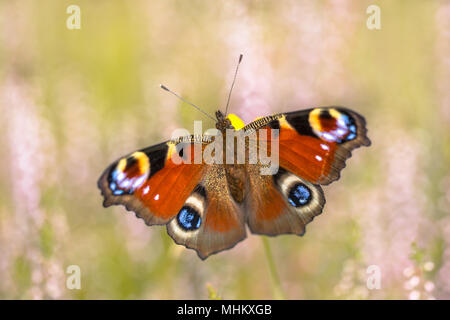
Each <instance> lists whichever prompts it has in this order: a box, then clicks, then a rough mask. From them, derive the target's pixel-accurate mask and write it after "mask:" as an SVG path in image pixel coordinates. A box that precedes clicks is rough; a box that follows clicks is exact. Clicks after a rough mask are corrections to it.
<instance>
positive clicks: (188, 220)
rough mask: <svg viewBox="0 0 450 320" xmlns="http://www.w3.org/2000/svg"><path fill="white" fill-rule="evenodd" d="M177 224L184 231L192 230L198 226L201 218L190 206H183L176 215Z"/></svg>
mask: <svg viewBox="0 0 450 320" xmlns="http://www.w3.org/2000/svg"><path fill="white" fill-rule="evenodd" d="M177 222H178V225H179V226H180V227H181V228H182V229H183V230H186V231H193V230H197V229H198V228H200V225H201V223H202V218H201V217H200V214H199V213H198V212H197V211H196V210H195V209H194V208H192V207H189V206H184V207H182V208H181V210H180V212H179V213H178V215H177Z"/></svg>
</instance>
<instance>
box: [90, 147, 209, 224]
mask: <svg viewBox="0 0 450 320" xmlns="http://www.w3.org/2000/svg"><path fill="white" fill-rule="evenodd" d="M194 145H195V144H194V143H189V144H188V145H180V144H176V143H175V142H173V141H169V142H165V143H161V144H158V145H155V146H152V147H149V148H146V149H142V150H139V151H136V152H134V153H132V154H130V155H128V156H125V157H122V158H120V159H119V160H117V161H115V162H114V163H113V164H111V165H110V166H109V167H108V168H107V169H106V170H105V171H104V173H103V174H102V176H101V177H100V179H99V180H98V186H99V188H100V190H101V191H102V194H103V196H104V199H105V200H104V202H103V205H104V206H105V207H108V206H111V205H120V204H121V205H124V206H125V207H126V208H127V210H130V211H134V212H135V213H136V216H138V217H140V218H142V219H144V220H145V222H146V223H147V224H148V225H153V224H166V223H168V222H169V221H170V220H171V219H172V218H173V217H174V216H175V215H176V214H177V213H178V212H179V211H180V209H181V207H182V206H183V204H184V202H185V201H186V199H187V198H188V197H189V195H190V194H191V192H192V191H193V190H194V188H195V186H196V185H197V184H198V182H199V181H200V180H201V178H202V175H203V173H204V170H205V165H204V164H195V163H193V162H194V153H195V150H196V149H195V147H194ZM181 147H184V148H181ZM200 147H201V148H203V146H200ZM201 148H200V150H201ZM188 155H190V156H191V158H190V160H191V163H185V162H186V161H183V160H186V159H187V156H188Z"/></svg>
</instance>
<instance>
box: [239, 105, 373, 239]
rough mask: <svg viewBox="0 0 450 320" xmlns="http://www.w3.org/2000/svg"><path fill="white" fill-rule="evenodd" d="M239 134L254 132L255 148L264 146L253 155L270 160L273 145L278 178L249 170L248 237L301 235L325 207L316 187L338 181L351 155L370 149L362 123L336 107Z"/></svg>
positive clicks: (259, 123) (282, 117)
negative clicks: (250, 235) (257, 154)
mask: <svg viewBox="0 0 450 320" xmlns="http://www.w3.org/2000/svg"><path fill="white" fill-rule="evenodd" d="M270 129H275V130H278V131H271V130H270ZM244 130H245V131H246V132H248V133H251V132H254V131H256V134H257V140H258V144H259V146H260V145H261V141H262V140H264V141H266V143H267V147H265V148H264V147H263V148H261V147H259V149H258V152H265V153H267V154H270V153H271V150H272V148H271V145H272V143H274V142H276V143H278V160H279V171H278V172H277V173H275V174H272V175H261V167H262V165H261V164H256V165H249V167H248V176H249V186H250V188H249V193H248V196H247V199H246V209H247V222H248V224H249V227H250V230H251V231H252V232H254V233H263V234H268V235H277V234H282V233H296V234H300V235H301V234H303V233H304V231H305V225H306V224H307V223H309V222H310V221H312V219H313V218H314V216H316V215H318V214H320V213H321V212H322V209H323V206H324V204H325V198H324V195H323V192H322V189H321V187H320V185H321V184H329V183H331V182H333V181H335V180H337V179H338V178H339V174H340V171H341V170H342V168H344V167H345V160H346V159H347V158H348V157H350V156H351V151H352V150H353V149H355V148H357V147H359V146H362V145H365V146H368V145H370V140H369V139H368V138H367V136H366V132H367V130H366V128H365V121H364V118H363V117H362V116H360V115H359V114H357V113H356V112H354V111H351V110H349V109H345V108H341V107H323V108H315V109H309V110H301V111H296V112H290V113H284V114H279V115H274V116H269V117H266V118H261V119H258V120H256V121H254V122H252V123H250V124H249V125H247V126H246V127H245V128H244ZM262 130H265V132H264V133H263V131H262ZM275 150H276V149H275ZM272 156H274V155H272ZM275 156H276V155H275Z"/></svg>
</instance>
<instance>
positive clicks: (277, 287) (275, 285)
mask: <svg viewBox="0 0 450 320" xmlns="http://www.w3.org/2000/svg"><path fill="white" fill-rule="evenodd" d="M261 238H262V242H263V245H264V252H265V253H266V259H267V263H268V264H269V271H270V277H271V278H272V290H273V296H274V298H275V299H277V300H283V299H286V297H285V295H284V293H283V288H282V286H281V281H280V278H279V277H278V272H277V267H276V265H275V261H274V260H273V256H272V250H271V249H270V243H269V240H268V239H267V237H264V236H263V237H261Z"/></svg>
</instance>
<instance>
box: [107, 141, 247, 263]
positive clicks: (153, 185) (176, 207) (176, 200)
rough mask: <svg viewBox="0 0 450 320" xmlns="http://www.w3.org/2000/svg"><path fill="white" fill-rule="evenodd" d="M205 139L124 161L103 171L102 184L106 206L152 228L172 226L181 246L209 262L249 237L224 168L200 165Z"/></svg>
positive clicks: (164, 145) (152, 149)
mask: <svg viewBox="0 0 450 320" xmlns="http://www.w3.org/2000/svg"><path fill="white" fill-rule="evenodd" d="M202 139H203V140H202V142H201V143H200V142H197V141H196V140H195V139H194V137H189V138H188V139H187V140H190V142H188V141H185V142H177V141H169V142H165V143H161V144H158V145H155V146H152V147H149V148H146V149H142V150H139V151H136V152H134V153H132V154H130V155H128V156H125V157H122V158H120V159H119V160H117V161H115V162H114V163H113V164H111V165H110V166H109V167H108V168H107V169H106V170H105V171H104V173H103V174H102V176H101V177H100V179H99V181H98V186H99V188H100V190H101V192H102V194H103V196H104V199H105V200H104V203H103V204H104V206H105V207H108V206H111V205H124V206H125V207H126V209H127V210H129V211H133V212H135V214H136V216H137V217H139V218H142V219H144V220H145V222H146V223H147V224H148V225H154V224H158V225H163V224H167V230H168V233H169V235H170V236H171V237H172V238H173V239H174V240H175V242H176V243H178V244H182V245H184V246H186V247H188V248H192V249H194V250H196V251H197V253H198V255H199V256H200V257H201V258H202V259H205V258H206V257H208V256H209V255H210V254H212V253H215V252H218V251H221V250H224V249H228V248H230V247H232V246H234V245H235V244H236V243H237V242H239V241H240V240H243V239H244V238H245V236H246V234H245V222H244V215H243V213H242V210H241V208H240V207H239V206H238V205H237V204H236V203H235V202H234V200H233V199H232V198H231V196H230V194H229V191H228V187H227V181H226V178H225V173H224V168H223V166H220V165H215V164H206V163H205V162H203V159H202V158H200V162H198V163H196V162H197V161H196V160H195V157H196V152H203V151H204V148H205V146H206V145H208V144H209V143H210V141H209V139H208V138H206V139H205V136H204V137H203V138H202ZM185 140H186V139H185ZM199 145H200V148H196V146H197V147H198V146H199ZM200 155H201V154H200Z"/></svg>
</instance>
